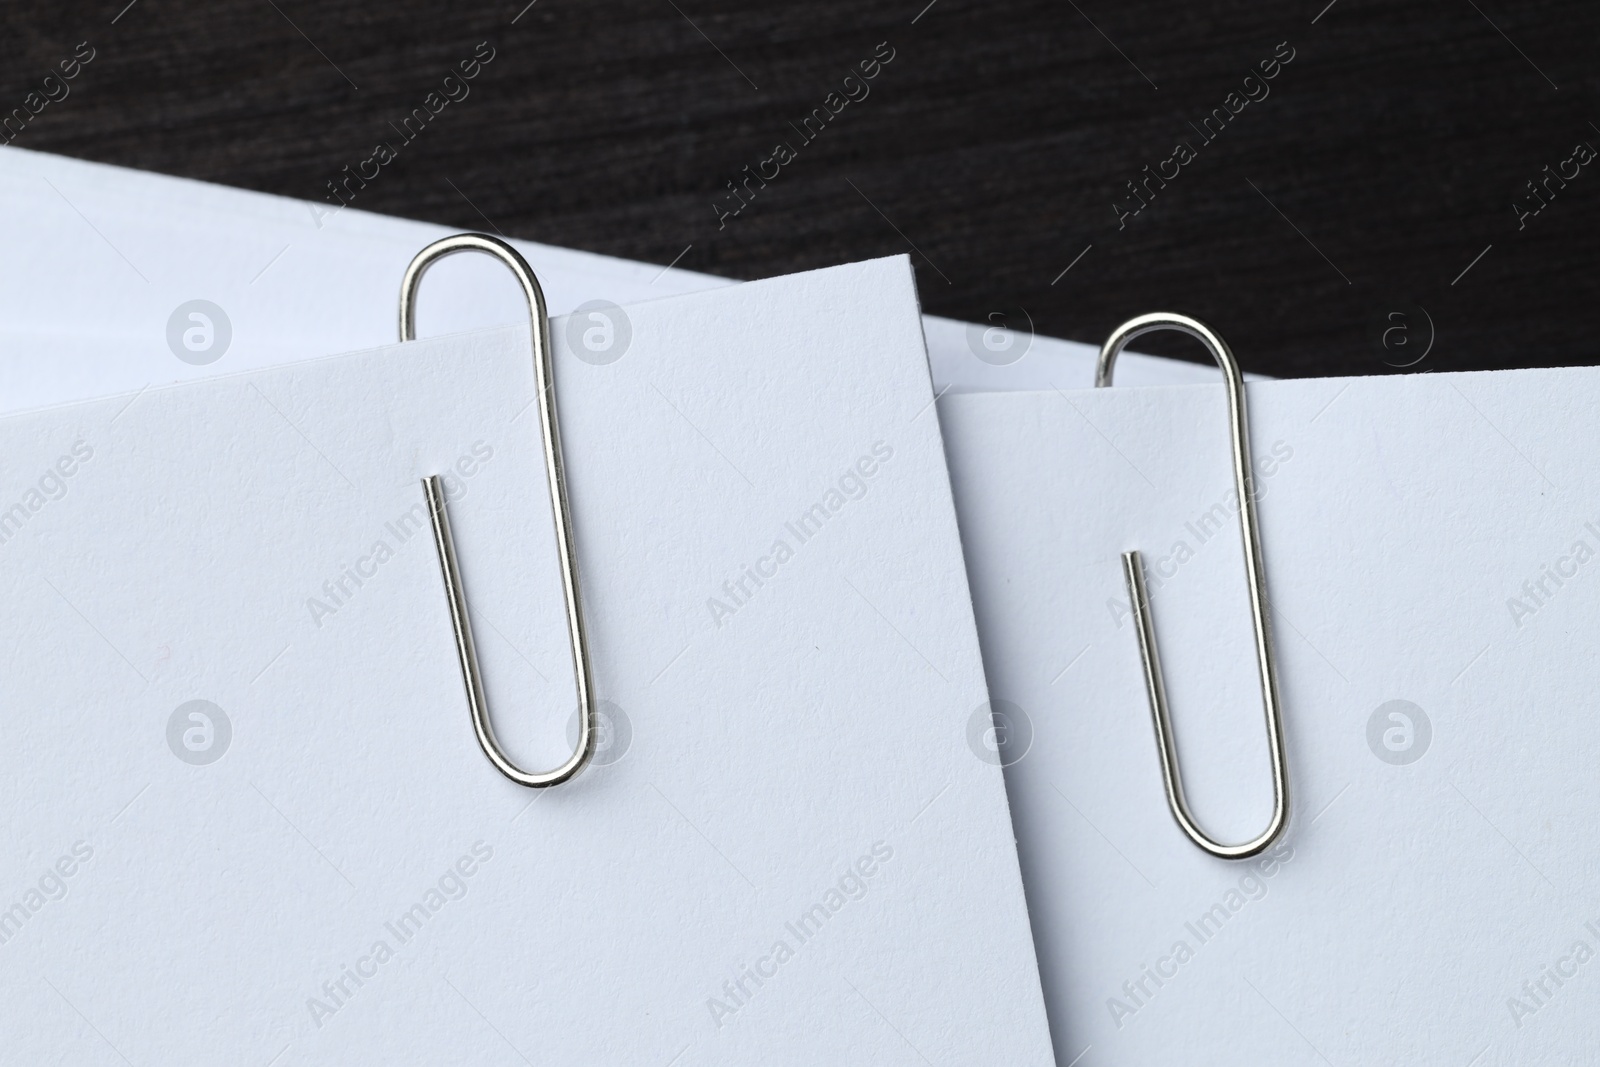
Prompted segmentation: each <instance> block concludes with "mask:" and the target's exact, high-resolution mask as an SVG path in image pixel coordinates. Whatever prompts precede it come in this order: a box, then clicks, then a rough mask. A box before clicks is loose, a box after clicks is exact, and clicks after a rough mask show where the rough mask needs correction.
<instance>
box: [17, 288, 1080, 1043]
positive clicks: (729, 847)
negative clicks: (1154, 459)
mask: <svg viewBox="0 0 1600 1067" xmlns="http://www.w3.org/2000/svg"><path fill="white" fill-rule="evenodd" d="M630 316H631V330H632V334H631V342H630V346H629V348H628V349H627V351H626V353H625V354H624V355H622V357H621V358H619V359H616V360H614V361H612V362H609V363H604V364H599V363H594V362H590V361H587V360H584V359H580V358H577V356H576V355H575V354H574V352H573V351H572V349H571V348H570V347H569V346H568V344H567V341H566V340H565V339H566V338H567V336H568V333H567V325H568V324H567V322H566V320H563V319H558V320H556V322H555V323H554V324H553V330H552V336H553V338H554V339H555V354H556V364H557V370H556V374H557V382H556V385H557V394H558V399H559V404H560V412H561V417H562V430H563V434H564V438H565V445H566V457H567V470H568V476H569V480H570V490H571V503H572V509H573V521H574V526H575V530H576V546H577V553H578V558H579V566H580V571H581V574H580V577H581V582H582V588H583V593H584V597H585V603H586V606H587V610H588V619H589V627H590V635H591V640H592V643H593V660H594V677H595V679H596V687H597V692H598V696H599V698H600V700H601V701H602V703H601V705H600V707H601V712H602V725H603V730H602V736H601V739H600V753H599V755H598V756H597V758H596V761H595V763H594V765H592V766H591V767H589V768H588V769H586V770H585V771H584V772H583V773H582V774H581V775H580V776H579V777H578V778H577V779H576V780H575V781H573V782H572V783H569V784H567V785H564V786H561V787H557V788H554V789H551V790H548V791H543V792H532V791H528V790H525V789H522V788H519V787H517V786H515V785H513V784H511V783H509V782H508V781H506V780H505V779H503V778H501V777H500V776H499V774H498V773H496V772H495V771H494V769H493V768H492V767H491V765H490V764H489V763H488V761H487V760H486V759H485V757H484V756H483V754H482V752H481V751H480V750H479V748H478V746H477V742H476V740H475V739H474V737H473V734H472V731H471V728H470V722H469V716H468V713H467V708H466V703H465V698H464V695H463V691H462V684H461V677H460V670H459V666H458V663H457V661H456V659H455V653H454V648H453V644H452V640H451V632H450V628H449V620H448V612H447V606H446V602H445V597H444V592H443V586H442V581H441V579H440V575H439V565H438V561H437V559H436V556H435V552H434V548H433V544H432V539H431V536H430V532H429V531H428V530H427V529H426V528H425V521H424V519H423V517H422V516H423V508H422V504H423V497H422V493H421V488H420V485H419V479H420V478H422V477H423V476H424V475H428V474H433V473H443V474H447V475H448V476H449V477H448V480H447V487H448V489H449V492H450V494H451V504H450V507H451V513H452V518H453V520H454V526H455V529H456V534H457V541H458V549H459V551H460V555H461V563H462V568H463V576H464V580H465V584H466V589H467V593H468V597H469V599H470V601H471V603H472V606H473V616H474V618H473V622H474V625H475V627H476V630H477V637H478V643H479V645H480V649H481V652H482V655H483V662H484V668H485V673H486V680H487V684H488V691H489V694H490V699H491V704H492V707H493V711H494V716H495V719H496V722H497V724H498V727H499V729H500V732H501V735H502V738H503V740H504V741H505V742H506V745H507V748H508V749H509V750H510V751H512V752H513V753H514V754H515V755H516V757H517V758H518V759H520V760H523V761H525V762H526V764H527V765H529V766H548V765H551V764H553V763H555V762H557V761H558V760H559V759H560V758H561V757H562V756H564V754H565V753H566V752H567V751H568V750H569V749H568V746H569V745H570V740H569V736H570V735H569V732H568V731H569V729H571V728H572V724H573V718H572V716H573V715H574V713H575V709H574V697H573V695H572V689H571V683H570V668H569V665H568V663H567V661H566V650H565V649H566V646H565V634H564V630H563V620H562V610H561V601H560V597H559V592H558V583H557V572H556V567H555V559H554V555H553V550H552V545H551V541H552V535H551V532H550V529H551V524H550V515H549V511H548V503H547V497H546V496H545V490H544V486H543V484H542V481H541V476H540V470H541V466H540V464H541V457H540V455H539V453H538V448H537V445H536V441H537V436H536V429H537V427H536V425H535V418H536V416H535V415H534V414H533V413H532V410H531V408H530V405H531V402H532V395H533V394H532V390H533V383H532V369H531V365H530V360H529V356H528V347H527V333H526V331H525V330H518V329H500V330H491V331H486V332H477V333H473V334H468V335H461V336H455V337H450V338H435V339H424V340H421V341H418V342H415V343H413V344H409V345H405V346H399V347H391V348H388V349H382V350H377V351H370V352H363V353H357V354H354V355H345V356H338V357H332V358H324V359H319V360H312V361H307V362H299V363H292V364H287V365H284V366H279V367H274V368H270V369H265V370H258V371H252V372H250V373H247V374H236V375H231V376H224V377H219V378H215V379H212V380H209V381H206V382H199V383H188V384H182V385H176V386H160V387H152V388H149V389H147V390H144V391H142V392H138V393H134V394H130V395H124V396H119V397H114V398H110V399H106V400H100V401H94V402H88V403H80V404H75V405H70V406H64V407H56V408H51V409H47V410H43V411H38V412H33V413H29V414H25V415H18V416H12V417H9V418H7V419H5V420H3V421H0V465H3V466H0V557H3V559H4V561H5V562H4V565H3V566H0V581H3V583H4V590H5V594H6V600H7V606H8V610H7V611H6V613H5V614H4V616H3V619H0V628H3V630H4V648H5V649H6V656H5V658H6V663H5V670H4V672H3V674H4V678H5V681H4V685H3V686H0V693H3V700H4V711H3V715H4V723H5V738H6V743H5V744H4V745H0V819H3V821H4V824H5V825H6V827H7V828H8V836H9V843H8V845H7V848H6V850H5V856H4V859H3V862H0V998H3V1000H4V1001H5V1003H6V1005H7V1009H6V1011H5V1012H4V1014H3V1015H0V1048H4V1049H5V1050H6V1054H5V1058H6V1059H7V1061H8V1062H18V1063H30V1064H34V1063H71V1064H99V1063H106V1064H113V1063H125V1062H126V1063H134V1064H146V1063H149V1064H155V1063H180V1062H181V1063H221V1062H226V1063H261V1064H265V1063H268V1062H271V1063H273V1064H275V1065H279V1067H292V1065H296V1064H350V1063H380V1062H389V1063H400V1062H405V1063H419V1062H434V1063H445V1062H448V1063H472V1064H485V1065H487V1064H497V1063H504V1064H515V1063H524V1062H572V1063H637V1064H652V1063H659V1064H669V1063H671V1064H677V1065H689V1064H698V1063H706V1064H711V1063H752V1062H762V1063H786V1064H797V1065H799V1064H816V1063H824V1062H863V1061H870V1062H874V1063H883V1064H922V1063H925V1062H930V1061H931V1062H938V1063H952V1064H953V1063H969V1064H989V1063H995V1062H1004V1063H1028V1064H1044V1063H1048V1062H1050V1060H1051V1051H1050V1043H1049V1036H1048V1032H1047V1028H1046V1022H1045V1016H1044V1011H1043V1003H1042V999H1041V997H1040V994H1039V986H1038V975H1037V970H1036V967H1035V963H1034V957H1033V948H1032V943H1031V938H1030V936H1029V928H1028V920H1027V913H1026V910H1025V906H1024V900H1023V895H1022V886H1021V883H1020V880H1019V876H1018V870H1017V863H1016V853H1015V851H1014V848H1013V843H1012V838H1011V833H1010V820H1009V817H1008V813H1007V807H1006V798H1005V794H1004V783H1003V780H1002V774H1001V771H1000V769H999V768H998V767H996V766H994V765H992V764H990V763H986V762H984V761H983V760H981V759H979V758H976V757H975V755H974V752H973V751H972V750H970V749H969V748H968V747H967V745H966V743H965V736H966V730H967V728H968V724H969V721H970V719H971V717H972V715H973V713H974V710H975V709H977V708H979V707H980V706H982V705H983V704H984V701H985V700H986V699H987V698H986V692H985V686H984V679H983V671H982V665H981V661H980V656H979V652H978V645H977V641H976V635H975V631H974V628H973V623H972V617H971V612H970V601H969V597H968V591H967V586H966V579H965V574H964V572H963V568H962V566H961V561H960V546H959V543H958V537H957V530H956V525H955V518H954V513H953V509H952V506H951V501H950V496H949V491H948V481H947V477H946V474H945V468H944V460H943V454H942V449H941V442H940V435H939V427H938V421H937V417H936V415H935V413H934V409H933V394H932V389H931V387H930V384H929V381H928V376H927V368H926V363H925V361H924V357H923V351H922V343H921V333H920V329H919V324H918V317H917V310H916V303H915V297H914V291H913V288H912V276H911V271H910V267H909V264H908V263H907V261H906V260H905V259H903V258H900V259H894V260H881V261H875V262H871V263H866V264H860V265H855V266H849V267H840V268H835V269H832V270H826V271H817V272H812V273H810V274H804V275H798V276H795V277H791V278H784V279H779V280H775V281H771V282H760V283H751V284H749V285H742V286H735V287H728V288H723V289H718V290H714V291H710V292H705V293H699V294H692V295H689V296H685V297H681V298H678V299H675V300H671V301H659V302H656V303H652V304H645V305H640V306H639V307H637V308H635V309H632V310H631V311H630ZM691 355H692V356H693V358H688V357H689V356H691Z"/></svg>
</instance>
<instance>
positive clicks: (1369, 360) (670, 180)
mask: <svg viewBox="0 0 1600 1067" xmlns="http://www.w3.org/2000/svg"><path fill="white" fill-rule="evenodd" d="M126 3H127V0H65V2H63V3H60V4H56V5H21V4H15V3H11V4H7V5H6V10H5V15H4V29H5V33H4V34H3V35H0V109H4V110H5V111H6V112H7V113H9V114H11V115H12V116H13V117H12V118H11V120H10V121H9V123H8V124H7V125H6V133H5V139H6V140H8V141H11V142H12V143H15V144H17V145H19V146H23V147H27V148H34V149H39V150H44V151H53V152H61V153H65V154H68V155H74V156H81V157H84V158H88V159H95V160H102V161H106V162H111V163H119V164H125V165H129V166H134V167H142V168H147V169H151V170H157V171H163V172H167V173H172V174H181V175H187V176H192V177H196V178H203V179H206V180H210V181H217V182H224V183H228V184H231V185H238V186H244V187H248V188H252V189H260V190H265V191H269V192H274V193H283V194H287V195H291V196H298V197H305V198H311V199H316V198H322V197H334V196H338V197H340V198H344V199H349V200H350V201H351V202H353V203H354V204H355V205H356V206H358V207H362V208H366V209H370V210H373V211H380V212H386V213H393V214H399V215H406V216H410V217H414V218H422V219H428V220H431V221H436V222H441V223H445V224H449V225H453V226H460V227H466V228H474V229H484V230H489V231H491V232H492V231H494V230H499V231H502V232H504V233H507V234H511V235H514V236H521V237H529V238H533V239H536V240H541V241H547V242H551V243H554V244H561V245H568V246H572V247H576V248H586V249H592V250H595V251H600V252H608V253H612V254H616V255H621V256H628V257H633V258H638V259H644V260H649V261H651V262H655V263H662V264H665V263H668V262H677V263H679V264H680V265H682V266H684V267H688V268H694V269H698V270H704V271H710V272H714V273H722V274H726V275H729V276H733V277H739V278H755V277H762V276H767V275H772V274H777V273H782V272H787V271H792V270H796V269H803V268H808V267H816V266H822V265H827V264H832V263H838V262H843V261H847V260H851V259H859V258H863V257H868V256H875V255H883V254H888V253H895V252H910V253H912V255H913V258H914V261H915V263H916V266H917V272H918V277H919V281H920V284H921V288H922V294H923V300H924V304H925V307H926V309H927V310H929V311H932V312H936V313H939V314H944V315H951V316H956V317H960V318H965V319H972V320H981V319H984V318H985V317H987V316H989V315H990V314H992V313H995V312H1009V313H1010V314H1011V315H1013V316H1021V315H1022V313H1023V311H1025V312H1026V317H1027V318H1028V319H1031V321H1032V322H1033V324H1034V325H1035V327H1036V328H1037V329H1038V330H1039V331H1040V332H1043V333H1048V334H1054V335H1057V336H1063V337H1070V338H1075V339H1079V340H1084V341H1091V342H1097V341H1099V340H1100V339H1101V338H1102V337H1103V336H1104V335H1105V333H1106V332H1107V330H1108V329H1109V328H1110V327H1111V326H1112V325H1113V324H1115V323H1116V322H1118V321H1120V320H1122V319H1124V318H1126V317H1128V316H1130V315H1132V314H1136V313H1138V312H1141V311H1146V310H1154V309H1167V310H1178V311H1185V312H1188V313H1191V314H1194V315H1197V316H1200V317H1202V318H1204V319H1207V320H1209V321H1210V322H1211V323H1212V324H1213V325H1215V326H1216V327H1217V328H1218V329H1219V330H1220V331H1222V333H1223V334H1224V335H1225V336H1226V337H1228V338H1229V339H1230V341H1231V342H1232V343H1233V345H1234V347H1235V349H1236V351H1237V352H1238V353H1239V355H1240V358H1241V360H1242V362H1243V363H1244V364H1245V366H1246V367H1247V368H1248V369H1251V370H1255V371H1259V372H1262V373H1268V374H1275V375H1286V376H1287V375H1311V374H1364V373H1392V372H1394V371H1393V370H1392V368H1397V367H1401V366H1405V365H1412V367H1413V369H1418V370H1427V369H1441V370H1443V369H1450V370H1458V369H1476V368H1493V367H1511V366H1540V365H1554V364H1567V363H1591V362H1600V358H1597V357H1600V352H1597V350H1596V345H1595V341H1594V337H1595V335H1596V333H1597V332H1600V331H1597V328H1600V274H1597V272H1596V270H1595V269H1594V268H1595V261H1596V257H1595V253H1594V244H1595V239H1596V235H1597V234H1600V226H1597V222H1600V166H1596V165H1595V164H1594V163H1593V162H1590V161H1589V160H1588V158H1587V157H1588V156H1590V155H1592V154H1593V148H1600V127H1597V126H1596V123H1597V122H1600V106H1597V102H1596V96H1597V94H1596V88H1597V84H1600V81H1597V63H1596V44H1597V40H1600V34H1597V29H1600V5H1596V4H1595V3H1594V2H1593V0H1520V2H1515V3H1513V2H1511V0H1382V2H1380V0H1334V2H1332V3H1327V0H1308V2H1295V3H1254V4H1247V3H1243V2H1241V0H1213V2H1211V3H1205V4H1195V3H1170V2H1169V3H1161V4H1146V5H1140V6H1130V5H1117V4H1109V3H1106V2H1105V0H1076V2H1075V0H998V2H989V3H979V2H977V0H934V2H933V3H928V2H927V0H907V2H900V0H892V2H882V0H871V2H864V0H849V2H843V0H793V2H788V3H782V4H779V3H772V2H768V3H764V4H763V3H752V2H743V3H741V2H737V0H618V2H595V0H590V2H579V0H536V2H534V3H532V4H528V5H527V6H523V5H524V4H525V3H526V0H504V2H500V0H495V2H487V0H470V2H465V3H461V2H444V0H431V2H425V0H390V2H387V3H381V4H378V3H370V2H363V3H356V2H354V0H322V2H319V3H312V2H310V0H209V2H207V3H204V4H202V3H197V2H190V3H180V2H179V0H135V2H134V3H132V4H131V5H128V6H126V7H125V6H124V4H126ZM924 5H926V6H924ZM80 42H87V44H86V45H80ZM75 53H77V58H75ZM91 54H92V58H90V59H89V60H88V62H87V64H83V63H82V62H81V58H82V57H83V56H85V55H91ZM63 64H66V66H65V67H63ZM74 66H76V71H75V74H76V76H75V77H73V78H72V79H71V80H70V81H65V80H63V78H62V74H63V73H64V71H65V70H68V69H73V67H74ZM52 72H56V73H55V75H54V78H53V80H47V78H48V77H49V76H51V75H52ZM469 72H470V77H469V76H468V74H469ZM52 97H53V98H54V99H51V98H52ZM35 105H38V106H37V107H35ZM35 111H36V112H37V113H35ZM380 144H382V145H384V146H386V148H387V151H385V149H382V148H379V145H380ZM1580 146H1582V147H1580ZM1589 146H1593V148H1591V147H1589ZM346 168H349V169H348V170H347V169H346ZM364 176H367V177H364ZM330 183H339V184H338V186H337V191H335V187H334V185H332V184H330ZM1155 347H1157V348H1159V347H1160V346H1159V345H1157V346H1155ZM1170 350H1171V351H1173V352H1175V353H1178V354H1187V355H1193V356H1195V357H1196V358H1199V355H1200V354H1199V350H1198V348H1195V349H1186V348H1185V347H1184V345H1183V343H1182V342H1178V341H1174V342H1173V348H1172V349H1170Z"/></svg>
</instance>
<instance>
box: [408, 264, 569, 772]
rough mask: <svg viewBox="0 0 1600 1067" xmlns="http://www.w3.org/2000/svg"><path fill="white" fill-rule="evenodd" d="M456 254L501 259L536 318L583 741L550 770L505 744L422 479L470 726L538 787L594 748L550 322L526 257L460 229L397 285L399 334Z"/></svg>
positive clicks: (451, 551)
mask: <svg viewBox="0 0 1600 1067" xmlns="http://www.w3.org/2000/svg"><path fill="white" fill-rule="evenodd" d="M457 252H486V253H488V254H489V255H491V256H494V257H495V258H497V259H499V260H500V261H501V262H502V263H504V264H505V265H506V266H507V267H509V268H511V272H512V273H513V274H515V275H516V276H517V281H519V282H521V283H522V292H523V295H525V296H526V297H527V298H528V313H529V315H530V316H531V317H532V319H533V322H532V334H533V377H534V384H535V388H536V389H537V393H538V395H537V400H538V407H539V430H540V433H541V436H542V437H543V440H544V467H545V476H546V478H547V479H548V481H549V485H550V507H551V510H552V512H553V513H554V519H555V532H556V552H557V555H558V556H559V557H560V560H561V588H562V591H563V593H564V594H565V596H566V606H567V629H568V631H569V632H570V634H571V637H572V669H573V674H574V677H575V681H576V685H577V690H578V707H579V709H580V710H581V714H580V715H579V716H578V744H577V747H576V749H575V750H574V751H573V753H572V755H571V756H570V757H568V758H567V761H566V762H565V763H563V764H561V766H559V767H556V768H555V769H553V770H549V771H542V772H529V771H525V770H523V769H522V768H520V767H518V766H517V765H516V764H515V763H513V762H512V761H511V759H510V758H509V757H508V756H507V755H506V754H505V752H504V751H503V750H502V749H501V748H500V743H499V741H497V740H496V739H495V735H494V726H493V724H492V723H491V722H490V721H489V705H488V700H487V699H486V698H485V696H484V692H483V677H482V674H481V672H480V671H479V669H478V651H477V648H476V646H474V644H473V642H472V621H471V619H470V618H469V617H468V611H467V599H466V594H465V592H464V591H463V590H462V586H461V570H460V567H459V566H458V565H457V563H456V549H455V540H454V539H453V538H452V537H451V535H450V515H449V512H448V510H447V509H446V507H445V495H444V483H443V482H442V481H441V480H440V478H439V476H438V475H437V474H434V475H430V476H429V477H427V478H424V479H423V480H422V489H423V492H424V494H426V496H427V498H428V514H429V515H430V516H431V517H432V519H433V536H434V541H435V543H436V544H437V546H438V549H439V565H440V567H441V568H442V569H443V571H444V587H445V593H446V595H447V596H448V597H449V600H450V623H451V625H452V627H454V629H455V636H456V651H457V653H458V654H459V655H460V657H461V676H462V679H463V681H465V683H466V687H467V703H468V705H469V706H470V707H471V709H472V727H473V729H474V730H475V731H476V732H477V735H478V744H480V745H481V746H483V751H484V754H485V755H486V756H488V757H489V761H490V762H491V763H493V764H494V765H495V767H496V768H497V769H499V771H500V773H501V774H503V775H505V776H506V777H507V778H509V779H511V780H512V781H513V782H516V783H517V784H518V785H525V786H529V787H531V788H534V789H540V788H544V787H546V786H552V785H560V784H561V783H562V782H565V781H566V780H568V779H569V778H571V777H572V776H573V775H575V774H577V773H578V771H579V770H581V769H582V768H583V765H584V764H585V763H587V762H588V761H589V757H590V756H592V755H593V754H594V740H595V739H594V699H593V688H592V684H591V678H590V668H589V638H588V634H587V631H586V630H585V629H584V623H583V600H582V598H581V596H580V594H579V587H578V564H577V559H576V558H575V556H574V554H573V548H572V516H571V513H570V512H569V510H568V508H567V482H566V474H565V472H564V468H563V467H562V463H561V427H560V424H559V423H558V422H557V418H556V400H555V378H554V374H553V371H552V367H551V362H550V327H549V321H548V316H547V315H546V313H545V303H544V291H543V290H542V289H540V288H539V279H538V278H536V277H535V276H534V273H533V270H532V268H530V267H529V266H528V262H527V260H525V259H523V258H522V256H521V255H520V254H519V253H518V252H517V250H516V249H515V248H512V247H511V246H510V245H509V244H506V243H505V242H504V241H501V240H497V239H496V238H493V237H490V236H488V235H486V234H481V233H463V234H457V235H455V236H453V237H446V238H443V239H441V240H438V241H435V242H433V244H431V245H429V246H428V247H427V248H424V249H423V250H422V251H421V252H418V253H417V255H416V258H415V259H413V260H412V261H411V265H410V266H409V267H407V268H406V275H405V279H404V280H403V281H402V282H401V283H400V340H401V341H410V340H413V339H415V337H416V334H417V301H416V297H417V286H418V285H419V284H420V283H421V282H422V276H423V274H424V273H426V271H427V270H428V268H429V267H431V266H432V265H433V264H434V263H436V262H438V261H439V260H441V259H443V258H444V257H445V256H451V255H455V254H456V253H457Z"/></svg>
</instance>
